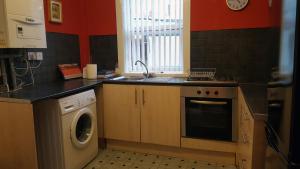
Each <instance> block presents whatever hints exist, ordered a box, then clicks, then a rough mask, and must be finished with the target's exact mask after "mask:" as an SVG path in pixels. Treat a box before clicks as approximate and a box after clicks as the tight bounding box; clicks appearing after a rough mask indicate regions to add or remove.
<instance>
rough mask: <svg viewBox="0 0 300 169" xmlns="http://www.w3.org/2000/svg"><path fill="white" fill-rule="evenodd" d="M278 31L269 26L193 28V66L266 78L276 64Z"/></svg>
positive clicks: (257, 79)
mask: <svg viewBox="0 0 300 169" xmlns="http://www.w3.org/2000/svg"><path fill="white" fill-rule="evenodd" d="M278 35H279V33H278V31H277V30H275V29H269V28H265V29H241V30H217V31H201V32H192V33H191V68H217V74H218V75H219V76H223V75H225V76H228V75H229V76H233V77H235V78H237V79H238V80H239V81H240V82H265V81H267V80H268V79H269V75H270V70H271V67H272V65H277V64H276V62H277V61H278V59H277V58H278V42H279V41H278V37H279V36H278Z"/></svg>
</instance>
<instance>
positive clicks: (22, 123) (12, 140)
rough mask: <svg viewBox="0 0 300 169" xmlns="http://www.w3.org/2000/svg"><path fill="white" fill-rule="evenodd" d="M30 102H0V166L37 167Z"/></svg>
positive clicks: (18, 168) (20, 168)
mask: <svg viewBox="0 0 300 169" xmlns="http://www.w3.org/2000/svg"><path fill="white" fill-rule="evenodd" d="M35 136H36V135H35V129H34V117H33V109H32V105H31V104H21V103H6V102H0V138H1V139H0V152H1V153H0V168H1V169H2V168H3V169H4V168H5V169H15V168H17V169H29V168H30V169H37V168H38V161H37V151H36V142H35Z"/></svg>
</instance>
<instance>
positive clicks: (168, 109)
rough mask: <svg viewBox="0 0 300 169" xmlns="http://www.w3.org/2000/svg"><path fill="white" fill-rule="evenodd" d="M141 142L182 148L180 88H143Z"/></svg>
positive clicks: (141, 91)
mask: <svg viewBox="0 0 300 169" xmlns="http://www.w3.org/2000/svg"><path fill="white" fill-rule="evenodd" d="M140 95H141V105H142V106H141V107H142V111H141V141H142V142H143V143H151V144H160V145H167V146H176V147H179V146H180V88H179V87H170V86H142V87H141V90H140Z"/></svg>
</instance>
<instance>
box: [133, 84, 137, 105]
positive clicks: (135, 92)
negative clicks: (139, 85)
mask: <svg viewBox="0 0 300 169" xmlns="http://www.w3.org/2000/svg"><path fill="white" fill-rule="evenodd" d="M134 99H135V105H137V90H136V88H135V89H134Z"/></svg>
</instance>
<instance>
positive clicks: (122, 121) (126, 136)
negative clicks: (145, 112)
mask: <svg viewBox="0 0 300 169" xmlns="http://www.w3.org/2000/svg"><path fill="white" fill-rule="evenodd" d="M103 96H104V117H103V118H104V136H105V138H107V139H116V140H124V141H133V142H140V106H139V98H138V88H137V86H134V85H119V84H117V85H114V84H105V85H104V86H103Z"/></svg>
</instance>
